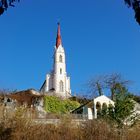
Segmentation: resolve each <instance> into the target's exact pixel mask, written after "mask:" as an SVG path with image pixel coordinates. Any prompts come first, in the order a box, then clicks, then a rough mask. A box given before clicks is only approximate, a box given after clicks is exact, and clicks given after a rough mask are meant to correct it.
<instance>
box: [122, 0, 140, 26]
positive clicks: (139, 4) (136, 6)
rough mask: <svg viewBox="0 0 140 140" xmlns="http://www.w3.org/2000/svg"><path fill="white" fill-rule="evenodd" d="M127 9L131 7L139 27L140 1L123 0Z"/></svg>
mask: <svg viewBox="0 0 140 140" xmlns="http://www.w3.org/2000/svg"><path fill="white" fill-rule="evenodd" d="M124 1H125V3H126V4H127V5H128V7H131V8H132V9H133V10H134V12H135V19H136V21H137V22H138V24H139V25H140V0H124Z"/></svg>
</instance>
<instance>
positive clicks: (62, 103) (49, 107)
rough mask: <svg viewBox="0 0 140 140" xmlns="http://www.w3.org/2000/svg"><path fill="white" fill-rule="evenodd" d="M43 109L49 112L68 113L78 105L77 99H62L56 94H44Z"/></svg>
mask: <svg viewBox="0 0 140 140" xmlns="http://www.w3.org/2000/svg"><path fill="white" fill-rule="evenodd" d="M44 98H45V99H44V102H45V110H46V111H47V112H50V113H68V112H70V111H72V110H74V109H76V108H78V107H79V106H80V104H79V103H78V102H77V101H71V100H69V99H66V100H62V99H60V98H58V97H56V96H45V97H44Z"/></svg>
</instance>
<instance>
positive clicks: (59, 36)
mask: <svg viewBox="0 0 140 140" xmlns="http://www.w3.org/2000/svg"><path fill="white" fill-rule="evenodd" d="M60 44H62V41H61V34H60V23H59V22H58V28H57V38H56V48H58V47H59V45H60Z"/></svg>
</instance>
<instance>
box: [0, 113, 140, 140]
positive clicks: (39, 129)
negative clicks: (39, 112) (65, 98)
mask: <svg viewBox="0 0 140 140" xmlns="http://www.w3.org/2000/svg"><path fill="white" fill-rule="evenodd" d="M71 121H72V119H71V118H69V117H66V118H64V117H63V118H62V119H61V123H59V124H57V125H54V124H35V123H34V122H33V120H29V119H25V118H22V117H21V116H14V117H13V118H9V119H4V120H2V121H1V122H0V140H140V133H139V132H140V124H139V123H137V125H135V126H133V127H131V128H123V129H122V130H120V129H117V128H116V127H115V126H114V125H113V124H111V123H109V122H107V121H105V120H92V121H86V122H83V123H81V124H80V125H76V124H73V123H72V122H71Z"/></svg>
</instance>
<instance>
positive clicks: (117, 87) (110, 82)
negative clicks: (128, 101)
mask: <svg viewBox="0 0 140 140" xmlns="http://www.w3.org/2000/svg"><path fill="white" fill-rule="evenodd" d="M106 77H107V78H106V81H105V83H106V87H107V88H108V89H110V92H111V99H112V100H115V96H116V94H118V93H123V90H125V88H126V87H127V85H128V84H129V83H130V81H129V80H124V79H123V78H122V76H121V75H120V74H118V73H114V74H111V75H108V76H106Z"/></svg>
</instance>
